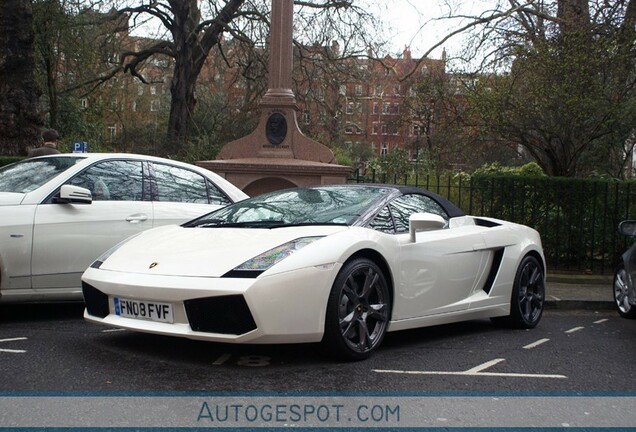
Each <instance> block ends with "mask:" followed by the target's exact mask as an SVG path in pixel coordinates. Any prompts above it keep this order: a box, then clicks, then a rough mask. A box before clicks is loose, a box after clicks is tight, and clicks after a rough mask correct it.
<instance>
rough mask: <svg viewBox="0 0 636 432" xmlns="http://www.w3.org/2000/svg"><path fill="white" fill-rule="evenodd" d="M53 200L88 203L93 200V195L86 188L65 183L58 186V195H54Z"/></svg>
mask: <svg viewBox="0 0 636 432" xmlns="http://www.w3.org/2000/svg"><path fill="white" fill-rule="evenodd" d="M54 202H56V203H59V204H90V203H92V202H93V195H92V194H91V191H89V190H88V189H86V188H83V187H79V186H73V185H68V184H65V185H62V187H61V188H60V196H59V197H56V198H55V200H54Z"/></svg>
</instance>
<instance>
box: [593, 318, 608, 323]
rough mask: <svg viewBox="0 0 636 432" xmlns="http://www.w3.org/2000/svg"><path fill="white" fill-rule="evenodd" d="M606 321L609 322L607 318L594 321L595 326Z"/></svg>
mask: <svg viewBox="0 0 636 432" xmlns="http://www.w3.org/2000/svg"><path fill="white" fill-rule="evenodd" d="M605 321H609V320H608V319H607V318H603V319H600V320H598V321H594V324H601V323H604V322H605Z"/></svg>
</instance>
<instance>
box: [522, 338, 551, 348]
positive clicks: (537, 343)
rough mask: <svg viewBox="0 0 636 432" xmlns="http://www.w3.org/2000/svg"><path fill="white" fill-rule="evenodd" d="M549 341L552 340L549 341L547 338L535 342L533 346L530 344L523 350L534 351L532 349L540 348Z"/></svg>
mask: <svg viewBox="0 0 636 432" xmlns="http://www.w3.org/2000/svg"><path fill="white" fill-rule="evenodd" d="M549 340H550V339H547V338H544V339H539V340H538V341H536V342H533V343H531V344H528V345H526V346H524V347H523V349H532V348H535V347H538V346H539V345H541V344H544V343H546V342H548V341H549Z"/></svg>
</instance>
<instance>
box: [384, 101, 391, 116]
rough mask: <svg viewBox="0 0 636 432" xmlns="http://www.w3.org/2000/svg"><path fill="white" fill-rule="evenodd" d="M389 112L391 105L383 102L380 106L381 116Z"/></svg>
mask: <svg viewBox="0 0 636 432" xmlns="http://www.w3.org/2000/svg"><path fill="white" fill-rule="evenodd" d="M390 110H391V103H389V102H384V103H383V104H382V114H388V113H389V111H390Z"/></svg>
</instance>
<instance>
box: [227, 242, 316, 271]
mask: <svg viewBox="0 0 636 432" xmlns="http://www.w3.org/2000/svg"><path fill="white" fill-rule="evenodd" d="M322 237H324V236H316V237H301V238H298V239H296V240H292V241H290V242H287V243H285V244H282V245H280V246H277V247H275V248H273V249H270V250H268V251H267V252H263V253H262V254H260V255H257V256H255V257H254V258H252V259H249V260H247V261H245V262H244V263H243V264H241V265H239V266H238V267H236V268H235V269H234V270H232V271H230V272H229V273H227V274H226V275H225V277H256V276H258V275H260V274H261V273H263V272H264V271H265V270H267V269H268V268H270V267H272V266H273V265H274V264H276V263H278V262H280V261H282V260H284V259H285V258H287V257H288V256H290V255H292V254H293V253H294V252H297V251H299V250H301V249H302V248H304V247H305V246H307V245H309V244H311V243H313V242H315V241H316V240H319V239H321V238H322Z"/></svg>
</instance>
